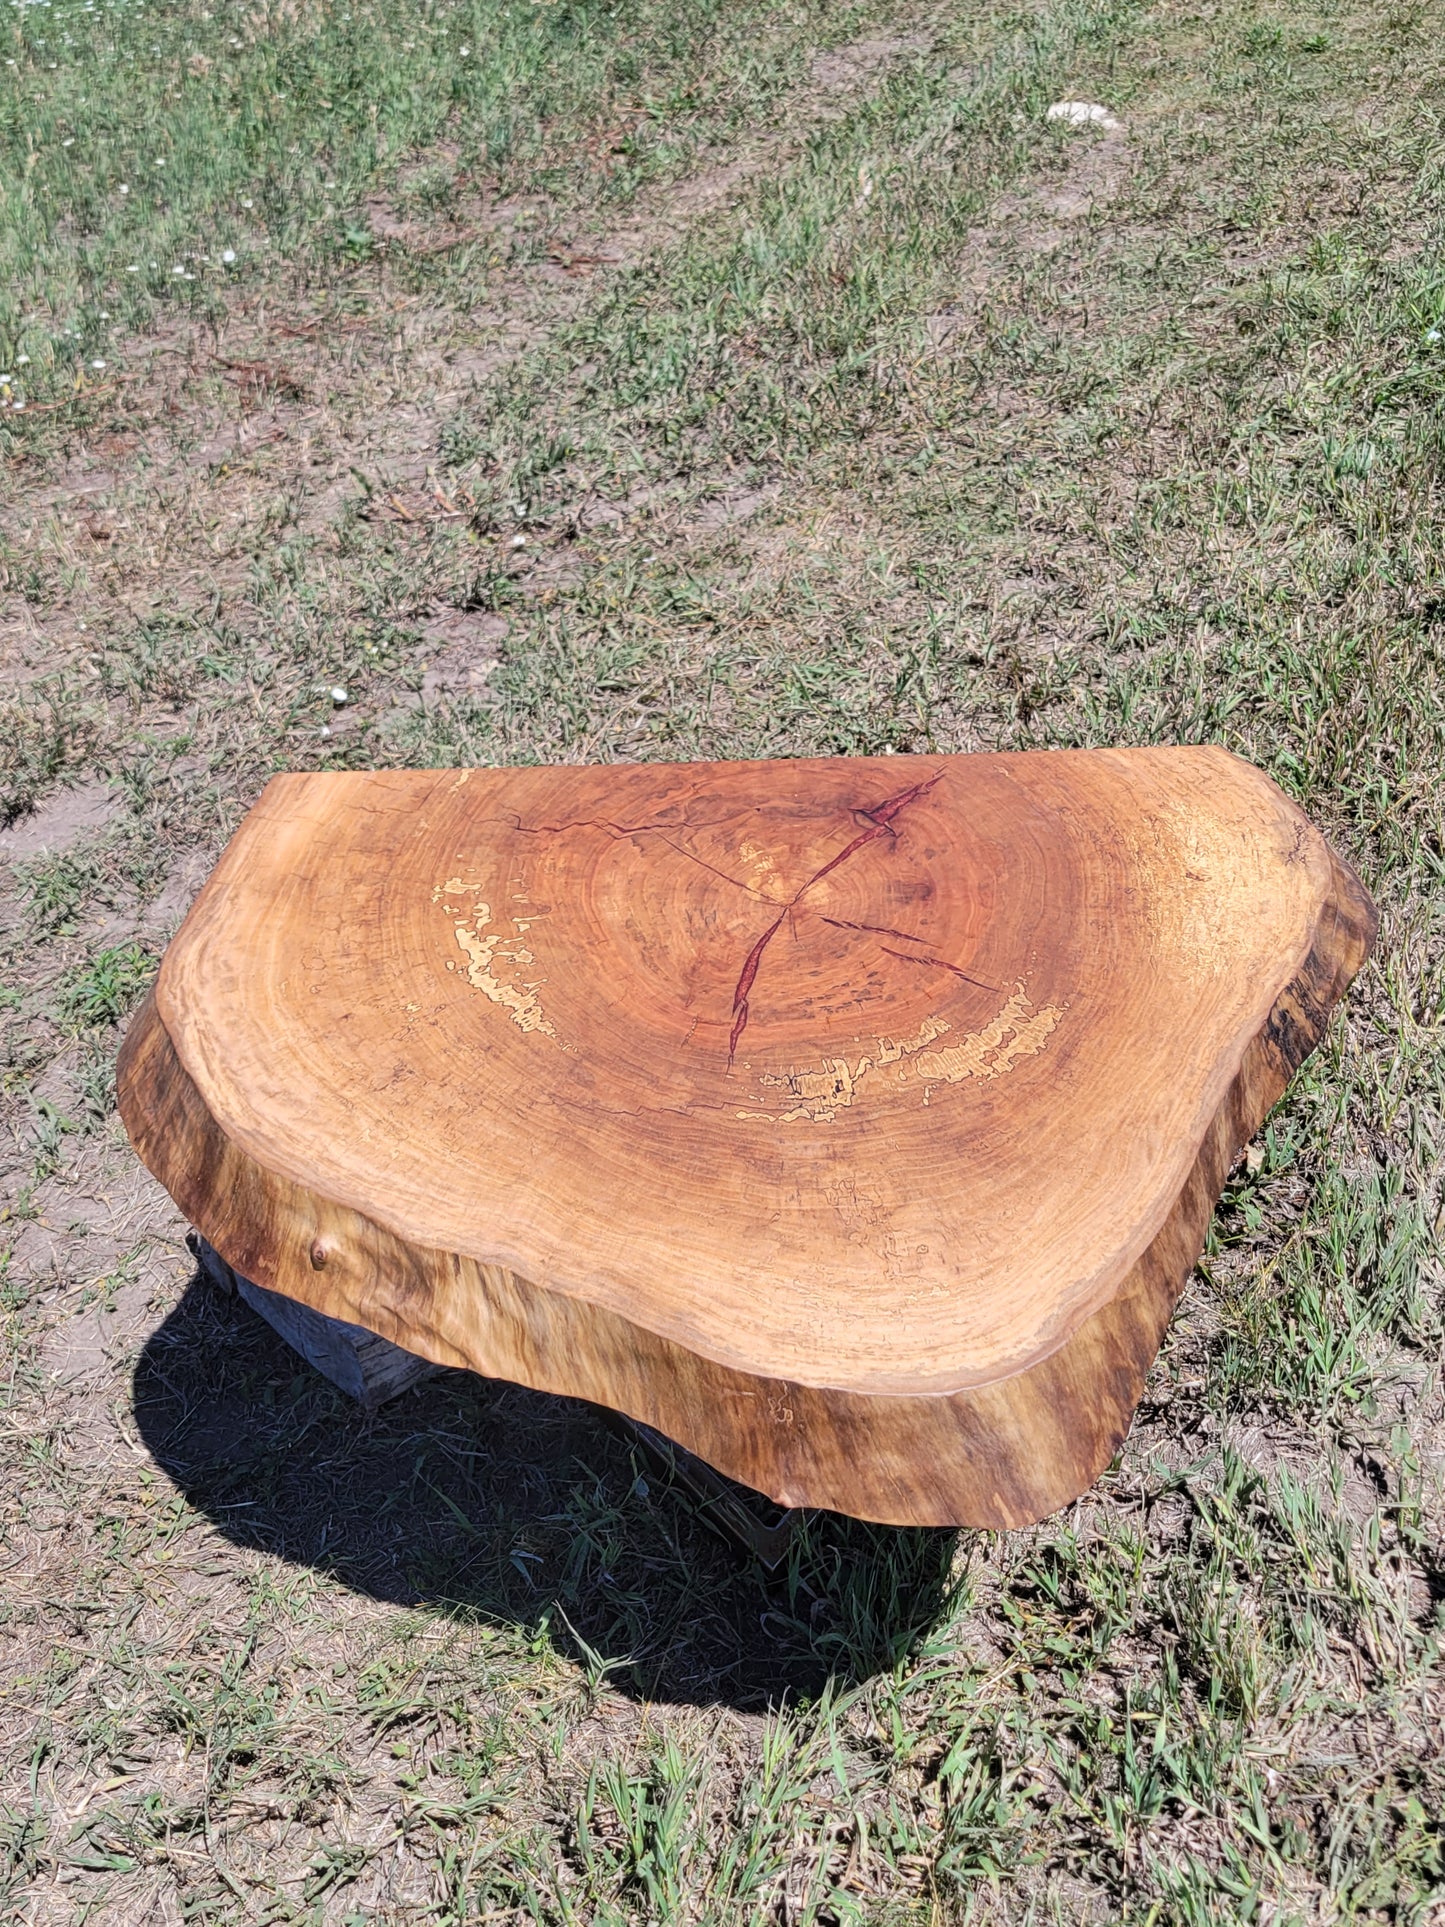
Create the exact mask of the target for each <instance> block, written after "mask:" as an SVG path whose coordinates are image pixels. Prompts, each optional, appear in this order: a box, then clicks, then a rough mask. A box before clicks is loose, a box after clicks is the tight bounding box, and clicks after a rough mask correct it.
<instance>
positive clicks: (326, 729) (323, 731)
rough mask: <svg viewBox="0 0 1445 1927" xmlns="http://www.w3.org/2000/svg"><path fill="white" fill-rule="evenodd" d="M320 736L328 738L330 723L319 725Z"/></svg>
mask: <svg viewBox="0 0 1445 1927" xmlns="http://www.w3.org/2000/svg"><path fill="white" fill-rule="evenodd" d="M321 734H322V735H323V736H329V735H330V734H331V725H330V723H323V724H322V725H321Z"/></svg>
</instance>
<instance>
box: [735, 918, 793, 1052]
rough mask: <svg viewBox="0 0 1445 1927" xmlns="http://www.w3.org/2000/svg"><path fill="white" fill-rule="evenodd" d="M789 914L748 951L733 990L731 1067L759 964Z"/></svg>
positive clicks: (745, 1025) (771, 926)
mask: <svg viewBox="0 0 1445 1927" xmlns="http://www.w3.org/2000/svg"><path fill="white" fill-rule="evenodd" d="M787 914H788V912H787V911H786V910H784V911H783V913H782V915H781V916H780V917H779V918H778V920H777V922H776V923H771V924H769V925H768V927H767V929H766V930H765V931H764V932H763V934H762V935H761V936H760V937H759V938H758V940H757V942H756V943H755V944H754V945H753V947H752V949H751V950H750V951H749V952H748V954H747V960H746V962H745V963H744V964H743V968H742V975H741V976H740V977H739V978H738V987H737V989H736V990H735V991H734V992H733V1027H732V1030H731V1032H730V1033H729V1035H728V1067H729V1069H731V1067H732V1061H733V1057H734V1056H735V1054H736V1052H737V1047H738V1039H739V1038H740V1037H741V1036H742V1034H743V1032H744V1031H745V1030H746V1029H747V1025H748V992H749V991H750V990H751V989H752V987H753V979H754V978H755V977H756V976H757V974H758V965H759V964H760V963H761V962H762V961H763V952H764V951H765V950H766V949H767V947H768V945H769V944H770V943H771V942H772V941H773V938H774V937H776V936H777V934H778V932H779V931H780V930H781V929H782V927H783V919H784V918H785V917H786V916H787Z"/></svg>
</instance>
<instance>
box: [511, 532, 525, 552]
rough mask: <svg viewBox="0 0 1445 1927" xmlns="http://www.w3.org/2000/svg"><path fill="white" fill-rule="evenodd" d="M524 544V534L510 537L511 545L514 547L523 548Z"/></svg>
mask: <svg viewBox="0 0 1445 1927" xmlns="http://www.w3.org/2000/svg"><path fill="white" fill-rule="evenodd" d="M526 546H527V538H526V536H525V535H514V536H513V537H512V547H513V548H514V549H525V548H526Z"/></svg>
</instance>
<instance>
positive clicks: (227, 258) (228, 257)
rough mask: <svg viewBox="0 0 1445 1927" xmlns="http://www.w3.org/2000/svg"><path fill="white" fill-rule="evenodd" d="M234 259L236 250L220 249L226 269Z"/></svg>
mask: <svg viewBox="0 0 1445 1927" xmlns="http://www.w3.org/2000/svg"><path fill="white" fill-rule="evenodd" d="M235 258H236V250H235V249H234V248H222V249H221V259H222V260H223V261H224V262H225V264H226V266H227V267H230V265H231V263H232V262H233V261H234V260H235Z"/></svg>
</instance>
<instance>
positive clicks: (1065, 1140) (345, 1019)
mask: <svg viewBox="0 0 1445 1927" xmlns="http://www.w3.org/2000/svg"><path fill="white" fill-rule="evenodd" d="M1339 873H1340V866H1339V865H1338V863H1337V861H1336V859H1334V857H1333V856H1332V854H1331V852H1330V850H1329V848H1328V846H1327V845H1326V844H1325V842H1324V841H1323V839H1322V838H1321V837H1320V836H1319V835H1318V834H1317V833H1316V832H1315V831H1314V830H1313V829H1312V828H1311V827H1310V825H1309V824H1308V823H1307V822H1306V820H1305V819H1304V817H1303V816H1302V815H1301V814H1300V812H1299V811H1298V810H1297V809H1296V808H1295V807H1294V806H1293V805H1292V804H1291V803H1290V802H1289V801H1288V800H1287V799H1286V798H1285V797H1284V796H1283V795H1282V794H1281V793H1280V791H1279V790H1278V789H1276V788H1275V787H1274V785H1273V784H1271V783H1270V782H1269V781H1268V780H1267V779H1266V778H1265V777H1264V776H1263V775H1262V774H1260V773H1259V772H1258V771H1256V770H1255V769H1253V768H1251V767H1250V766H1249V765H1247V764H1245V763H1243V762H1241V761H1239V760H1238V759H1236V758H1234V757H1232V756H1230V755H1228V754H1227V753H1225V752H1224V751H1222V750H1218V749H1211V748H1199V749H1141V750H1091V751H1077V752H1073V751H1059V752H1048V753H1032V754H1018V755H997V756H990V755H979V756H954V757H950V756H920V757H880V758H873V759H843V758H839V759H823V760H809V761H797V762H773V763H718V764H695V765H655V764H654V765H641V766H625V767H617V766H614V767H603V768H587V769H583V768H524V769H469V770H436V771H378V772H373V773H365V774H349V773H348V774H318V775H293V776H283V777H278V778H276V779H275V780H274V781H273V782H272V783H271V784H270V786H269V787H268V788H267V790H266V791H265V793H264V795H263V797H262V798H261V800H260V802H259V803H258V804H257V805H256V807H255V808H254V810H253V811H252V812H251V814H250V815H249V816H248V817H247V819H246V820H245V822H244V823H243V825H242V827H241V829H240V830H239V831H238V833H237V834H236V836H235V838H234V840H233V841H232V843H231V845H230V847H229V848H228V849H227V851H226V852H225V854H224V856H223V857H222V859H221V862H220V863H219V865H218V866H217V869H216V871H215V873H214V875H213V876H212V877H211V879H210V881H209V882H208V883H207V885H206V887H205V889H204V890H203V892H202V893H201V896H200V898H199V899H198V901H197V902H196V904H195V906H194V907H193V909H192V911H191V914H190V916H189V917H188V919H187V920H186V922H185V924H184V926H183V928H182V929H181V931H180V933H179V934H178V936H177V937H176V939H175V941H174V942H173V944H172V945H171V947H170V949H169V951H168V953H167V955H166V957H165V960H164V962H163V965H162V968H161V971H160V976H159V981H158V984H157V988H156V993H155V1011H156V1013H157V1014H158V1017H159V1021H160V1022H161V1024H163V1026H164V1029H165V1032H166V1033H167V1036H168V1038H169V1040H170V1043H171V1045H172V1046H173V1047H174V1051H175V1053H176V1056H177V1057H178V1059H179V1061H180V1063H181V1064H182V1065H183V1066H184V1069H185V1073H186V1075H187V1076H188V1077H189V1079H190V1080H191V1082H192V1084H193V1085H194V1087H195V1090H196V1091H197V1092H198V1093H199V1094H200V1097H201V1099H202V1100H203V1101H204V1105H205V1106H206V1108H207V1109H208V1111H209V1113H210V1115H211V1117H212V1118H213V1119H214V1120H215V1122H216V1125H217V1126H218V1127H219V1129H220V1131H221V1132H222V1133H223V1134H224V1136H225V1138H226V1139H227V1140H228V1141H229V1142H230V1143H231V1144H233V1145H235V1146H237V1147H239V1148H240V1150H241V1151H243V1152H244V1154H245V1155H246V1157H247V1158H248V1159H250V1160H252V1161H254V1163H255V1164H256V1165H258V1166H260V1167H262V1168H263V1169H264V1170H266V1171H268V1172H272V1173H275V1174H277V1175H278V1177H279V1178H281V1179H284V1180H286V1181H287V1182H289V1183H290V1184H292V1185H294V1186H297V1187H301V1188H302V1190H303V1191H304V1192H305V1193H306V1194H307V1195H309V1196H313V1197H315V1198H316V1199H318V1200H321V1201H323V1202H326V1203H329V1204H335V1205H338V1206H344V1207H346V1208H348V1209H350V1210H352V1211H354V1212H356V1213H359V1214H362V1216H363V1217H364V1218H365V1220H366V1221H368V1222H369V1223H373V1224H375V1225H377V1226H379V1227H381V1228H382V1229H383V1230H384V1231H385V1232H387V1233H388V1234H389V1235H391V1236H393V1237H394V1238H396V1239H400V1240H402V1241H404V1242H405V1243H406V1244H408V1245H412V1246H415V1247H418V1248H424V1249H425V1250H427V1251H430V1252H442V1253H453V1254H463V1255H464V1256H466V1257H467V1258H468V1259H471V1260H475V1261H477V1262H478V1263H479V1264H482V1265H485V1266H494V1267H498V1268H501V1269H503V1270H505V1272H506V1273H508V1274H510V1275H511V1276H512V1277H513V1278H514V1279H515V1280H521V1281H526V1282H527V1283H530V1284H531V1285H533V1286H535V1287H537V1288H538V1289H539V1290H542V1291H545V1292H547V1293H549V1294H552V1295H561V1296H562V1297H564V1298H567V1299H570V1300H574V1301H577V1302H578V1303H579V1304H580V1305H582V1306H596V1307H599V1308H602V1309H603V1310H605V1311H606V1312H609V1313H614V1314H616V1315H617V1316H618V1317H619V1318H621V1319H622V1320H625V1321H628V1322H630V1324H632V1325H634V1326H636V1327H638V1328H640V1329H642V1330H645V1331H647V1332H650V1333H655V1334H659V1335H661V1336H662V1337H663V1338H665V1339H667V1340H669V1341H671V1342H672V1343H673V1344H675V1345H678V1346H681V1347H685V1348H687V1349H688V1350H689V1351H691V1352H694V1353H696V1354H697V1355H699V1356H700V1357H702V1358H705V1359H709V1360H713V1361H716V1362H717V1363H719V1364H721V1365H724V1366H727V1367H730V1368H734V1369H736V1370H737V1371H739V1372H742V1373H748V1374H760V1375H765V1376H767V1377H770V1378H774V1379H781V1380H786V1381H788V1382H790V1383H793V1384H796V1385H799V1386H804V1387H835V1388H841V1389H843V1390H845V1391H848V1392H850V1393H859V1394H877V1395H880V1396H890V1395H898V1394H912V1395H920V1394H938V1393H952V1392H955V1391H958V1390H960V1389H964V1388H968V1387H974V1386H982V1385H988V1384H991V1383H994V1382H996V1381H998V1380H1001V1379H1004V1378H1007V1377H1008V1376H1009V1375H1011V1374H1014V1373H1017V1372H1019V1371H1021V1370H1023V1369H1025V1368H1027V1367H1029V1366H1030V1365H1031V1364H1032V1363H1034V1362H1036V1361H1038V1360H1039V1359H1042V1358H1044V1357H1046V1356H1047V1355H1048V1354H1049V1353H1050V1352H1051V1351H1052V1350H1053V1349H1054V1348H1056V1347H1058V1346H1059V1345H1060V1344H1061V1343H1062V1342H1063V1341H1064V1340H1065V1339H1067V1338H1068V1336H1069V1334H1070V1333H1071V1332H1073V1331H1075V1330H1076V1329H1077V1328H1078V1327H1079V1326H1080V1325H1081V1323H1082V1322H1083V1321H1085V1320H1087V1319H1088V1318H1089V1317H1090V1316H1091V1315H1092V1314H1093V1313H1094V1312H1095V1311H1097V1310H1098V1309H1099V1308H1100V1307H1101V1306H1104V1305H1106V1304H1107V1303H1108V1302H1109V1301H1110V1299H1111V1297H1112V1296H1114V1295H1115V1294H1116V1293H1117V1292H1118V1291H1119V1290H1120V1289H1121V1287H1122V1285H1123V1282H1124V1281H1125V1280H1126V1279H1127V1278H1128V1277H1129V1275H1130V1272H1131V1268H1132V1267H1133V1266H1134V1265H1135V1264H1136V1262H1137V1261H1138V1259H1139V1256H1140V1254H1141V1252H1143V1251H1144V1250H1145V1248H1146V1247H1147V1246H1148V1245H1149V1243H1150V1241H1151V1239H1153V1238H1154V1237H1155V1236H1156V1234H1157V1233H1158V1232H1159V1230H1160V1227H1161V1225H1162V1224H1163V1223H1164V1222H1165V1220H1166V1219H1167V1217H1168V1214H1169V1213H1170V1212H1171V1210H1172V1209H1173V1208H1174V1207H1175V1204H1176V1201H1177V1200H1178V1198H1179V1196H1180V1193H1181V1188H1182V1187H1183V1186H1184V1185H1185V1183H1186V1182H1187V1180H1188V1177H1189V1173H1190V1171H1191V1169H1192V1168H1193V1165H1194V1161H1195V1160H1196V1158H1197V1156H1198V1153H1199V1148H1200V1145H1201V1142H1202V1140H1203V1138H1204V1136H1205V1134H1206V1132H1207V1131H1208V1129H1209V1127H1210V1124H1211V1120H1212V1119H1213V1118H1214V1116H1215V1115H1216V1113H1217V1112H1218V1110H1219V1107H1220V1105H1221V1103H1222V1102H1223V1100H1224V1097H1225V1094H1226V1093H1227V1091H1228V1089H1229V1087H1230V1084H1231V1080H1232V1079H1234V1078H1235V1077H1236V1075H1237V1074H1238V1072H1239V1069H1240V1065H1241V1061H1242V1058H1243V1056H1244V1053H1245V1051H1246V1049H1247V1047H1248V1046H1249V1045H1250V1043H1251V1041H1252V1040H1253V1039H1254V1038H1255V1037H1256V1036H1257V1035H1258V1034H1259V1033H1260V1031H1261V1028H1262V1026H1264V1025H1265V1024H1266V1022H1267V1021H1268V1020H1269V1018H1270V1013H1271V1010H1272V1009H1273V1007H1274V1006H1275V1004H1276V1000H1277V999H1278V998H1279V997H1280V995H1281V993H1282V991H1283V990H1284V988H1285V987H1286V986H1287V985H1289V983H1290V982H1291V980H1292V978H1293V977H1294V976H1295V975H1296V973H1297V972H1298V971H1299V969H1300V967H1301V963H1302V959H1303V958H1304V957H1305V956H1306V954H1307V953H1308V952H1309V950H1310V946H1311V944H1312V943H1314V942H1315V941H1316V938H1317V933H1318V927H1319V925H1320V921H1321V918H1322V916H1326V915H1328V914H1330V913H1331V909H1330V906H1331V904H1332V901H1333V897H1332V893H1334V892H1336V891H1337V890H1338V880H1339ZM338 1309H339V1310H341V1309H342V1308H341V1307H338ZM361 1309H362V1310H363V1311H364V1307H362V1308H361ZM356 1311H357V1308H356V1307H355V1306H354V1305H353V1306H351V1307H350V1308H347V1309H345V1310H344V1311H343V1315H347V1316H354V1315H356ZM449 1342H450V1341H449ZM609 1342H611V1341H609ZM454 1349H457V1350H459V1351H462V1352H464V1351H465V1346H464V1345H463V1344H462V1342H461V1341H460V1340H458V1341H456V1345H455V1346H454ZM475 1362H477V1363H478V1364H479V1365H480V1366H481V1367H482V1368H483V1369H485V1368H486V1367H485V1362H484V1361H482V1360H477V1361H475Z"/></svg>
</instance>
